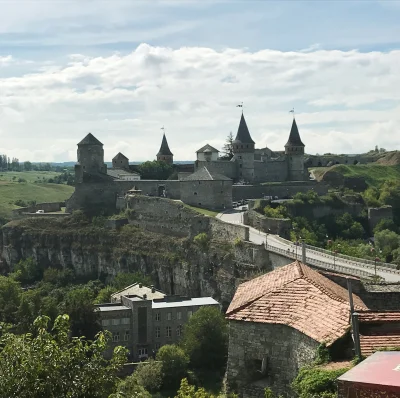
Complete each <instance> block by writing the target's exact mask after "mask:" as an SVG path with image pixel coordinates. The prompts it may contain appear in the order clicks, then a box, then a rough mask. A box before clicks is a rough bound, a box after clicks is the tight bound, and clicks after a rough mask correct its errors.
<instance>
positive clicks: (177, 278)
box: [0, 217, 271, 305]
mask: <svg viewBox="0 0 400 398" xmlns="http://www.w3.org/2000/svg"><path fill="white" fill-rule="evenodd" d="M0 231H1V234H0V258H1V259H2V260H3V270H4V272H7V271H9V270H12V269H13V267H14V266H15V264H16V263H17V262H18V261H19V260H21V259H24V258H28V257H32V258H34V259H35V260H36V262H37V263H40V264H42V265H44V266H53V267H70V268H73V269H74V270H75V272H76V274H77V275H82V276H91V277H93V278H105V279H106V278H109V277H111V276H113V275H115V274H117V273H118V272H137V271H139V272H142V273H144V274H146V275H150V276H151V277H152V279H153V281H154V283H155V285H156V286H157V287H158V288H160V289H161V290H163V291H165V292H167V293H174V294H187V295H191V296H205V295H212V296H213V297H215V298H216V299H218V300H220V301H221V302H222V303H223V304H224V305H227V304H228V303H229V302H230V300H231V298H232V296H233V293H234V291H235V289H236V287H237V285H238V284H239V283H240V282H242V281H243V280H244V279H248V278H250V277H253V276H254V275H255V274H260V273H263V272H266V271H268V270H270V269H271V268H270V263H269V258H268V253H267V252H266V251H265V249H264V248H263V247H262V246H257V245H252V244H249V243H243V242H236V244H233V243H232V242H223V241H219V242H218V241H210V242H209V243H208V244H207V243H206V244H205V245H202V246H199V245H196V244H195V243H194V242H193V240H190V239H188V238H176V237H171V236H167V235H162V234H156V233H152V232H149V231H144V230H141V229H139V228H137V227H133V226H132V225H127V226H124V227H123V228H121V229H120V230H117V231H115V230H108V229H105V228H103V227H96V226H95V225H94V224H93V223H89V222H87V221H84V222H82V220H76V219H74V217H68V218H65V219H37V218H36V219H25V220H18V221H13V222H11V223H8V224H6V225H5V226H4V227H3V228H2V229H1V230H0Z"/></svg>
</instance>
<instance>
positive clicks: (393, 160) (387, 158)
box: [376, 151, 400, 166]
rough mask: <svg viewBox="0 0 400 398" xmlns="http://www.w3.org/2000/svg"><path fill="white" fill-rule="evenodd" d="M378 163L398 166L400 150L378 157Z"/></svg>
mask: <svg viewBox="0 0 400 398" xmlns="http://www.w3.org/2000/svg"><path fill="white" fill-rule="evenodd" d="M376 163H377V164H381V165H385V166H396V165H398V164H400V151H394V152H389V153H387V154H386V155H384V156H382V157H381V158H380V159H378V160H377V161H376Z"/></svg>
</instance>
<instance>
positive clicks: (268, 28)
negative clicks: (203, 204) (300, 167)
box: [0, 0, 400, 162]
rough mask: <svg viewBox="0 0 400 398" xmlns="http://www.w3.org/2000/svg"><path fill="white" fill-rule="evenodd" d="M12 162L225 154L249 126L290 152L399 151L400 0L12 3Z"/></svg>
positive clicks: (5, 97)
mask: <svg viewBox="0 0 400 398" xmlns="http://www.w3.org/2000/svg"><path fill="white" fill-rule="evenodd" d="M0 9H1V12H0V154H1V153H6V154H7V155H8V156H9V157H16V158H18V159H19V160H20V161H25V160H30V161H35V162H40V161H51V162H63V161H75V160H76V149H77V147H76V144H77V143H78V142H79V141H80V140H81V139H82V138H83V137H84V136H85V135H86V134H87V133H88V132H91V133H92V134H94V135H95V136H96V137H97V138H98V139H99V140H100V141H101V142H102V143H103V144H104V151H105V160H106V161H110V160H111V159H112V157H113V156H115V155H116V154H117V153H118V152H122V153H124V154H125V155H126V156H127V157H128V158H129V159H130V161H144V160H153V159H154V158H155V156H156V153H157V152H158V150H159V147H160V144H161V138H162V130H161V128H162V127H164V128H165V132H166V135H167V139H168V142H169V146H170V148H171V150H172V152H173V153H174V159H175V160H194V159H195V151H196V150H197V149H199V148H200V147H201V146H203V145H205V144H206V143H209V144H210V145H212V146H215V147H216V148H218V149H221V148H222V146H223V144H224V142H225V139H226V137H227V135H228V134H229V132H232V133H233V134H234V135H235V134H236V132H237V128H238V124H239V119H240V113H241V108H237V107H236V105H238V104H239V103H241V102H243V104H244V107H243V109H244V115H245V118H246V121H247V125H248V127H249V130H250V133H251V135H252V138H253V140H254V141H255V142H256V147H258V148H263V147H265V146H268V147H269V148H271V149H272V150H283V146H284V145H285V143H286V141H287V139H288V135H289V131H290V126H291V123H292V114H291V113H289V110H291V109H292V108H294V110H295V115H296V121H297V124H298V127H299V131H300V135H301V138H302V140H303V142H304V143H305V145H306V152H307V153H311V154H315V153H320V154H322V153H326V152H332V153H361V152H365V151H368V150H371V149H373V148H375V145H378V146H379V147H383V148H386V149H387V150H394V149H400V134H399V131H398V127H397V126H399V125H400V23H399V22H398V21H399V20H400V1H394V0H393V1H373V0H360V1H350V0H337V1H328V0H324V1H301V0H296V1H294V0H291V1H283V0H280V1H268V0H258V1H250V0H244V1H234V0H232V1H218V0H202V1H194V0H187V1H186V0H176V1H172V0H146V1H140V0H127V1H125V0H109V1H101V0H68V1H63V0H51V1H47V0H12V1H9V0H0Z"/></svg>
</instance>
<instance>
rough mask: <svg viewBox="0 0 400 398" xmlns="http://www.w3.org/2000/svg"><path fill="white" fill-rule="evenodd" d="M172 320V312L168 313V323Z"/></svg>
mask: <svg viewBox="0 0 400 398" xmlns="http://www.w3.org/2000/svg"><path fill="white" fill-rule="evenodd" d="M171 319H172V314H171V313H170V312H167V321H170V320H171Z"/></svg>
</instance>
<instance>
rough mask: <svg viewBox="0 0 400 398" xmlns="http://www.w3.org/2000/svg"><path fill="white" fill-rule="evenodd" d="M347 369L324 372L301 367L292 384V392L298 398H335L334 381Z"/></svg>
mask: <svg viewBox="0 0 400 398" xmlns="http://www.w3.org/2000/svg"><path fill="white" fill-rule="evenodd" d="M347 370H348V369H347V368H345V369H338V370H326V369H321V368H318V367H303V368H301V369H300V371H299V373H298V374H297V377H296V378H295V379H294V381H293V383H292V388H293V390H294V391H295V392H296V393H297V394H298V396H299V398H314V397H320V398H334V397H336V388H337V387H336V379H337V378H338V377H339V376H341V375H342V374H343V373H345V372H347Z"/></svg>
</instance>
